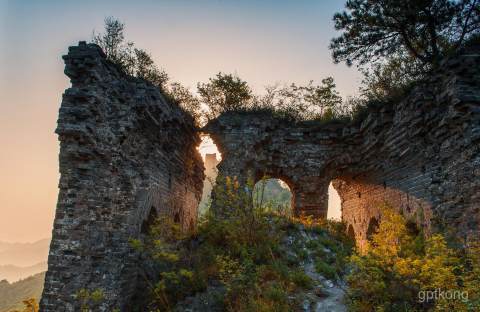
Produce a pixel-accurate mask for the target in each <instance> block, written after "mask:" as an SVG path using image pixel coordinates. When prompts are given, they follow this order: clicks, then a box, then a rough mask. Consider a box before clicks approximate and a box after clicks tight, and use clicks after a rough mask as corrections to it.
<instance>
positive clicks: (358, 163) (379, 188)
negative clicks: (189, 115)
mask: <svg viewBox="0 0 480 312" xmlns="http://www.w3.org/2000/svg"><path fill="white" fill-rule="evenodd" d="M478 50H479V49H478V48H471V49H470V50H465V51H463V53H462V54H460V55H457V56H455V57H453V58H451V59H449V60H447V61H445V62H444V63H443V64H442V66H441V68H440V69H439V70H438V71H437V72H435V73H434V74H432V75H431V77H430V78H429V79H427V81H425V82H423V83H419V84H418V85H417V86H416V87H415V88H414V89H413V90H412V91H411V92H410V93H409V95H408V96H406V97H405V98H404V99H402V100H401V101H399V102H397V103H395V104H394V105H383V106H380V107H377V108H371V109H370V110H369V111H368V115H367V116H366V117H365V118H363V119H362V121H361V122H350V123H342V122H331V123H326V124H322V123H320V122H314V121H312V122H299V123H295V122H292V121H288V120H282V119H279V118H276V117H274V116H272V115H271V114H269V113H265V112H264V113H259V112H227V113H224V114H223V115H221V116H220V117H219V118H217V119H216V120H213V121H211V122H210V123H209V124H208V125H207V126H206V127H205V128H204V129H203V130H204V131H205V132H208V133H209V134H210V135H211V137H212V138H213V140H214V141H215V143H216V145H217V146H218V148H219V150H220V151H221V153H222V158H223V160H222V162H221V163H220V164H219V166H218V168H219V174H220V175H223V176H227V175H228V176H237V177H238V178H239V180H240V181H245V179H246V177H247V176H249V175H251V176H252V177H254V178H255V179H257V180H258V179H259V178H261V176H262V175H263V174H266V175H268V176H270V177H273V178H280V179H283V180H284V181H285V182H287V183H288V184H289V187H290V189H291V190H292V193H293V195H294V200H293V209H294V211H295V213H296V214H302V213H305V214H310V215H314V216H317V217H326V215H327V201H328V194H327V186H328V184H329V183H330V182H331V181H333V185H334V187H335V188H336V189H337V191H338V192H339V195H340V197H341V201H342V217H343V220H344V221H345V222H346V223H347V224H348V226H349V227H348V228H350V229H351V230H352V231H350V232H354V234H355V236H356V238H357V242H358V243H359V245H362V244H364V242H365V240H366V237H367V229H368V225H369V224H370V223H371V222H370V221H371V220H372V219H375V220H377V221H378V220H379V219H380V218H381V215H380V209H379V207H380V206H382V205H383V204H385V203H387V204H389V205H391V206H393V207H395V208H396V209H398V210H399V211H401V212H402V213H403V214H404V215H406V216H407V217H408V218H409V219H412V220H413V221H415V222H416V223H417V224H418V225H420V226H422V227H423V228H424V229H425V231H426V232H427V233H428V232H430V231H432V230H437V229H442V230H443V229H445V227H450V228H452V229H453V230H454V231H456V232H457V233H458V234H459V235H462V236H464V237H465V238H467V239H468V238H473V239H475V238H478V237H479V234H480V230H479V229H480V228H479V225H480V200H479V199H480V54H479V53H478ZM350 226H351V227H350Z"/></svg>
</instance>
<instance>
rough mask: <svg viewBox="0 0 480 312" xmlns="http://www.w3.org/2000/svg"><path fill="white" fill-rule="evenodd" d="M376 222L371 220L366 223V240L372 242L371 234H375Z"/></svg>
mask: <svg viewBox="0 0 480 312" xmlns="http://www.w3.org/2000/svg"><path fill="white" fill-rule="evenodd" d="M378 226H379V223H378V220H377V219H376V218H371V219H370V222H368V228H367V239H368V240H372V237H373V234H375V233H377V231H378Z"/></svg>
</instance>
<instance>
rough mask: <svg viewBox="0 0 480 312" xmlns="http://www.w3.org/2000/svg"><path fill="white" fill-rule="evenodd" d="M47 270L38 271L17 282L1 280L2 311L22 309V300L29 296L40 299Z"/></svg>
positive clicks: (0, 310)
mask: <svg viewBox="0 0 480 312" xmlns="http://www.w3.org/2000/svg"><path fill="white" fill-rule="evenodd" d="M44 280H45V272H42V273H38V274H36V275H33V276H30V277H28V278H26V279H23V280H20V281H18V282H15V283H11V284H10V283H9V282H7V281H6V280H2V281H0V312H8V311H11V310H14V309H22V308H23V304H22V301H23V300H25V299H29V298H35V299H37V301H39V300H40V296H41V294H42V290H43V282H44Z"/></svg>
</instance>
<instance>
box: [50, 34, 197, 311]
mask: <svg viewBox="0 0 480 312" xmlns="http://www.w3.org/2000/svg"><path fill="white" fill-rule="evenodd" d="M63 58H64V61H65V64H66V67H65V74H66V75H67V76H68V77H69V78H70V79H71V83H72V86H71V88H69V89H67V90H66V91H65V93H64V95H63V100H62V104H61V107H60V112H59V118H58V127H57V130H56V133H57V134H58V136H59V140H60V156H59V160H60V174H61V177H60V182H59V189H60V190H59V195H58V203H57V210H56V216H55V221H54V229H53V236H52V243H51V247H50V254H49V259H48V272H47V274H46V280H45V287H44V291H43V296H42V300H41V310H42V311H78V310H79V304H80V302H79V300H78V299H77V298H76V294H77V293H78V291H80V290H82V289H86V290H88V291H95V290H100V291H101V292H103V299H102V300H101V302H100V303H99V306H98V307H97V310H100V311H112V310H113V309H116V308H117V309H120V310H122V311H123V310H125V309H128V304H129V302H130V300H131V298H132V296H134V294H135V291H136V285H137V279H138V266H139V263H138V255H137V253H136V252H135V251H134V250H133V249H132V248H131V246H130V244H129V240H130V239H132V238H139V237H141V235H142V233H144V232H145V231H147V228H146V227H147V226H148V224H149V221H151V220H149V218H150V219H151V218H153V217H154V216H156V215H159V214H162V213H165V214H168V215H170V216H171V217H172V218H173V219H174V220H175V221H176V222H178V223H180V224H181V225H182V227H183V228H185V229H187V228H191V227H194V226H195V224H196V218H197V207H198V202H199V201H200V198H201V195H202V183H203V178H204V176H203V162H202V159H201V156H200V154H199V153H198V151H197V149H196V146H198V145H199V144H200V138H199V136H198V134H197V133H196V130H195V126H194V122H193V120H192V118H191V117H190V116H189V115H187V114H186V113H185V112H183V111H182V110H181V109H180V108H179V107H178V106H177V105H176V104H173V103H171V102H170V101H168V100H167V99H166V97H165V96H164V95H163V94H162V92H161V91H160V89H159V88H157V87H155V86H153V85H152V84H150V83H147V82H145V81H143V80H140V79H137V78H134V77H131V76H127V75H125V74H124V73H123V72H122V71H121V70H119V68H118V67H117V66H116V65H115V64H113V63H111V62H109V61H108V60H106V56H105V54H104V53H103V52H102V50H101V49H100V48H99V47H98V46H96V45H93V44H86V43H84V42H80V44H79V45H78V46H74V47H70V48H69V52H68V54H67V55H65V56H64V57H63Z"/></svg>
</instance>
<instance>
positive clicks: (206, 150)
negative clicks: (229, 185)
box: [198, 134, 222, 215]
mask: <svg viewBox="0 0 480 312" xmlns="http://www.w3.org/2000/svg"><path fill="white" fill-rule="evenodd" d="M198 151H199V152H200V155H202V159H203V166H204V167H205V180H203V193H202V199H201V200H200V204H199V206H198V214H199V215H203V214H205V212H207V210H208V208H209V207H210V197H211V194H212V189H213V185H214V183H215V180H216V179H217V175H218V170H217V165H218V164H219V163H220V161H221V160H222V155H221V154H220V151H219V150H218V148H217V146H216V145H215V143H214V142H213V140H212V138H211V137H210V136H209V135H208V134H202V142H201V143H200V145H199V146H198Z"/></svg>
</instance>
